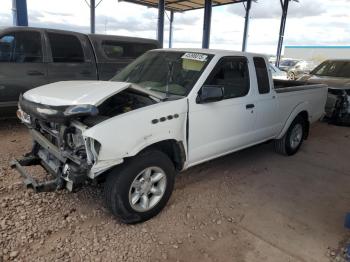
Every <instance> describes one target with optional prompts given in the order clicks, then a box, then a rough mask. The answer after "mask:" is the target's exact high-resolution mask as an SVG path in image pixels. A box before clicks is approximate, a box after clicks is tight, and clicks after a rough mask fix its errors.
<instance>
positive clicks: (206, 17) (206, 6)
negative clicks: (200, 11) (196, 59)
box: [202, 0, 212, 48]
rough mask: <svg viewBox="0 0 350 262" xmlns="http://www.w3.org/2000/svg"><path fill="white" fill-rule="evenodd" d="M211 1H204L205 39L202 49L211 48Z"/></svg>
mask: <svg viewBox="0 0 350 262" xmlns="http://www.w3.org/2000/svg"><path fill="white" fill-rule="evenodd" d="M211 9H212V2H211V0H205V1H204V20H203V39H202V48H209V43H210V26H211Z"/></svg>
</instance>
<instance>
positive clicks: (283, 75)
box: [269, 63, 287, 80]
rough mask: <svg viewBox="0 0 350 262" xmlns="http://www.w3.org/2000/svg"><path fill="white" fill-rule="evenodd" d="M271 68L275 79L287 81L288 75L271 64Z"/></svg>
mask: <svg viewBox="0 0 350 262" xmlns="http://www.w3.org/2000/svg"><path fill="white" fill-rule="evenodd" d="M269 68H270V71H271V74H272V78H273V79H280V80H287V73H286V72H284V71H282V70H280V69H279V68H278V67H277V66H275V65H273V64H271V63H269Z"/></svg>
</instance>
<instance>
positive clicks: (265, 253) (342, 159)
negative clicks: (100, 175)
mask: <svg viewBox="0 0 350 262" xmlns="http://www.w3.org/2000/svg"><path fill="white" fill-rule="evenodd" d="M29 148H30V138H29V136H28V134H27V131H26V130H25V128H23V127H22V126H21V125H20V124H16V123H15V122H13V121H12V122H11V121H10V122H2V123H0V262H1V261H7V260H18V261H82V260H84V261H165V260H168V261H225V262H226V261H249V262H250V261H253V262H255V261H278V262H280V261H315V262H316V261H317V262H322V261H329V260H330V259H331V258H332V257H334V256H335V255H336V253H337V252H338V250H340V244H339V243H343V242H344V239H345V238H346V237H347V236H348V235H347V234H348V231H347V230H346V229H344V227H343V223H344V216H345V213H346V212H350V159H349V156H350V129H349V128H346V127H337V126H331V125H327V124H324V123H318V124H316V125H315V126H314V127H313V128H312V130H311V135H310V138H309V140H308V141H306V143H305V144H304V145H303V146H302V148H301V151H300V152H299V153H298V154H296V155H295V156H292V157H283V156H280V155H278V154H276V153H274V151H273V146H272V144H264V145H259V146H256V147H254V148H250V149H247V150H244V151H241V152H238V153H235V154H231V155H228V156H226V157H223V158H220V159H217V160H215V161H211V162H208V163H206V164H203V165H200V166H197V167H195V168H192V169H190V170H189V171H187V172H184V173H182V174H181V175H179V176H178V178H177V181H176V185H175V191H174V193H173V195H172V197H171V199H170V201H169V203H168V205H167V207H166V208H165V210H164V211H163V212H161V213H160V215H158V216H157V217H155V218H154V219H151V220H150V221H147V222H146V223H143V224H138V225H133V226H127V225H123V224H121V223H119V222H118V221H117V220H115V219H114V218H113V217H112V216H111V215H110V213H109V212H108V211H107V210H106V209H105V207H104V203H103V198H102V186H98V187H94V186H90V187H87V188H84V189H82V190H80V191H79V192H77V193H68V192H66V191H59V192H52V193H40V194H34V193H33V192H32V191H31V190H30V189H25V187H24V186H23V185H22V180H21V178H20V176H19V175H18V174H17V173H16V172H15V171H13V170H11V169H10V168H9V161H10V160H11V159H12V158H14V157H20V156H21V154H23V153H25V152H27V151H28V150H29ZM31 171H33V172H34V173H35V172H36V170H31Z"/></svg>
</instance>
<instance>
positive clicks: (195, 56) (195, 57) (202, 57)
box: [181, 53, 208, 62]
mask: <svg viewBox="0 0 350 262" xmlns="http://www.w3.org/2000/svg"><path fill="white" fill-rule="evenodd" d="M181 58H183V59H190V60H196V61H201V62H205V61H207V59H208V56H207V55H204V54H198V53H185V54H184V55H183V56H182V57H181Z"/></svg>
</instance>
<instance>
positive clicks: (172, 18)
mask: <svg viewBox="0 0 350 262" xmlns="http://www.w3.org/2000/svg"><path fill="white" fill-rule="evenodd" d="M173 22H174V11H170V24H169V48H172V47H173Z"/></svg>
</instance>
